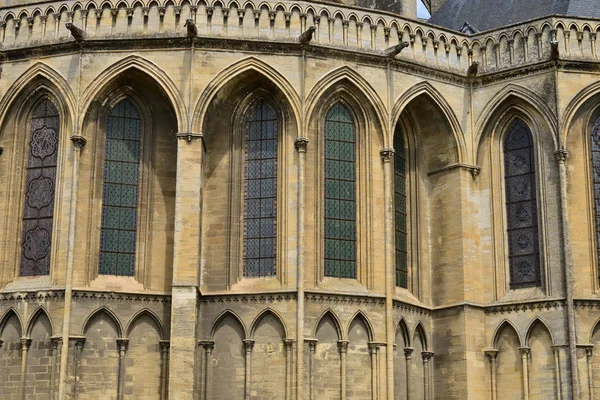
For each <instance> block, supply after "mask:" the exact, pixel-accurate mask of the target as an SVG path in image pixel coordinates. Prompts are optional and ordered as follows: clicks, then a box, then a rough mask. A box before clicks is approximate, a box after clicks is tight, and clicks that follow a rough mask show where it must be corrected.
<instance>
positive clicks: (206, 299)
mask: <svg viewBox="0 0 600 400" xmlns="http://www.w3.org/2000/svg"><path fill="white" fill-rule="evenodd" d="M292 300H296V294H295V293H292V292H290V293H273V294H262V295H260V294H230V295H204V296H202V297H201V298H200V305H203V306H208V305H215V304H218V305H221V304H236V303H238V304H270V303H281V302H289V301H292Z"/></svg>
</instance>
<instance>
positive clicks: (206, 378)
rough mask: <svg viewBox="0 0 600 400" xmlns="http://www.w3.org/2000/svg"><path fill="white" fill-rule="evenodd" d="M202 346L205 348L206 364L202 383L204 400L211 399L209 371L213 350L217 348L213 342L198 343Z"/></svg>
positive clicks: (203, 369) (203, 366)
mask: <svg viewBox="0 0 600 400" xmlns="http://www.w3.org/2000/svg"><path fill="white" fill-rule="evenodd" d="M198 344H199V345H200V346H202V347H203V348H204V362H203V365H202V376H203V377H204V379H203V381H202V394H201V396H202V397H201V398H202V400H208V399H209V391H208V382H210V380H209V371H210V355H211V354H212V351H213V349H214V348H215V342H213V341H212V340H203V341H201V342H199V343H198Z"/></svg>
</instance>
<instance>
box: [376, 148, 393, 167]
mask: <svg viewBox="0 0 600 400" xmlns="http://www.w3.org/2000/svg"><path fill="white" fill-rule="evenodd" d="M395 153H396V151H395V150H394V149H393V148H391V147H386V148H385V149H381V150H379V156H380V157H381V160H382V161H383V162H384V163H387V162H390V161H391V160H392V158H393V157H394V154H395Z"/></svg>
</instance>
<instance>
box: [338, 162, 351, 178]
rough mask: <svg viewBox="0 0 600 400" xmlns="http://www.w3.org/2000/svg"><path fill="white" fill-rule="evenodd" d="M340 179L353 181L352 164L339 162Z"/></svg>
mask: <svg viewBox="0 0 600 400" xmlns="http://www.w3.org/2000/svg"><path fill="white" fill-rule="evenodd" d="M339 177H340V179H343V180H345V181H354V177H355V174H354V162H340V174H339Z"/></svg>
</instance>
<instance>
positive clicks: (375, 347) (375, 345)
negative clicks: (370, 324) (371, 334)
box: [367, 342, 381, 354]
mask: <svg viewBox="0 0 600 400" xmlns="http://www.w3.org/2000/svg"><path fill="white" fill-rule="evenodd" d="M380 345H381V343H379V342H369V343H367V346H368V348H369V354H375V353H377V350H378V349H379V346H380Z"/></svg>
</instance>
